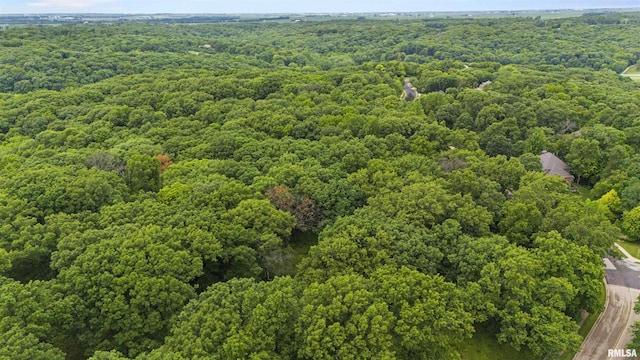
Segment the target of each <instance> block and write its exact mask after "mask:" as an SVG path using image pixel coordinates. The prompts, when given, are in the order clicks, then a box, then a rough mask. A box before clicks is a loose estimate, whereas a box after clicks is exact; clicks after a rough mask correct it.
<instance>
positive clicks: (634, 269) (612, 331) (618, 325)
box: [573, 254, 640, 360]
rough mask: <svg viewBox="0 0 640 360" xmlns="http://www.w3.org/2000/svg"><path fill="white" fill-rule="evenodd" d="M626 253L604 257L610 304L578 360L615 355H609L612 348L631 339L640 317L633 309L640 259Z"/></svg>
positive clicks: (639, 291) (639, 279)
mask: <svg viewBox="0 0 640 360" xmlns="http://www.w3.org/2000/svg"><path fill="white" fill-rule="evenodd" d="M626 255H627V256H628V258H627V259H614V258H611V257H607V258H605V259H604V264H605V272H606V281H607V304H606V305H605V306H606V307H605V310H604V312H603V313H602V315H601V316H600V318H598V320H597V321H596V323H595V325H594V326H593V328H592V329H591V332H590V333H589V335H587V337H586V338H585V339H584V342H583V343H582V348H581V349H580V352H578V353H577V354H576V356H575V357H574V358H573V359H574V360H599V359H603V360H604V359H613V358H609V357H607V353H608V350H609V349H624V348H625V347H626V345H627V344H628V343H629V342H630V341H631V337H632V333H631V325H633V323H634V322H635V321H640V315H638V314H636V313H635V312H634V311H633V306H634V304H635V301H636V299H637V298H638V295H640V262H639V261H638V259H634V258H632V257H631V256H630V255H629V254H626ZM627 359H629V358H627Z"/></svg>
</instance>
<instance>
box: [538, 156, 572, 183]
mask: <svg viewBox="0 0 640 360" xmlns="http://www.w3.org/2000/svg"><path fill="white" fill-rule="evenodd" d="M540 162H541V163H542V171H543V172H544V173H545V174H547V175H560V176H562V177H563V178H564V180H565V181H566V182H567V183H568V184H571V183H572V182H573V179H575V178H574V176H573V175H571V173H570V172H569V165H567V163H565V162H564V161H562V160H561V159H560V158H559V157H557V156H555V155H554V154H553V153H550V152H548V151H543V152H541V153H540Z"/></svg>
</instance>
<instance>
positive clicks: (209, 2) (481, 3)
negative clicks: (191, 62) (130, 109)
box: [0, 0, 640, 14]
mask: <svg viewBox="0 0 640 360" xmlns="http://www.w3.org/2000/svg"><path fill="white" fill-rule="evenodd" d="M628 7H640V0H604V1H603V0H582V1H580V0H529V1H522V0H519V1H514V0H510V1H507V0H413V1H409V0H320V1H318V0H0V14H25V13H128V14H132V13H136V14H137V13H146V14H157V13H326V12H411V11H425V12H429V11H485V10H528V9H592V8H628Z"/></svg>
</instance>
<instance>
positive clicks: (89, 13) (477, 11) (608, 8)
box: [0, 5, 640, 16]
mask: <svg viewBox="0 0 640 360" xmlns="http://www.w3.org/2000/svg"><path fill="white" fill-rule="evenodd" d="M616 9H638V10H639V11H640V5H639V6H616V7H582V8H575V7H574V8H530V9H490V10H435V11H429V10H416V11H391V10H390V11H319V12H295V11H294V12H225V13H212V12H201V13H199V12H158V13H146V12H32V13H27V12H25V13H2V12H0V15H16V16H25V15H105V14H108V15H272V14H273V15H287V14H295V15H318V14H322V15H324V14H389V13H395V14H437V13H491V12H523V11H524V12H526V11H576V10H578V11H584V10H616Z"/></svg>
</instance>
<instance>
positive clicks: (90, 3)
mask: <svg viewBox="0 0 640 360" xmlns="http://www.w3.org/2000/svg"><path fill="white" fill-rule="evenodd" d="M114 2H116V0H43V1H35V2H30V3H27V5H28V6H30V7H36V8H67V9H82V8H90V7H94V6H96V5H101V4H109V3H114Z"/></svg>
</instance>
